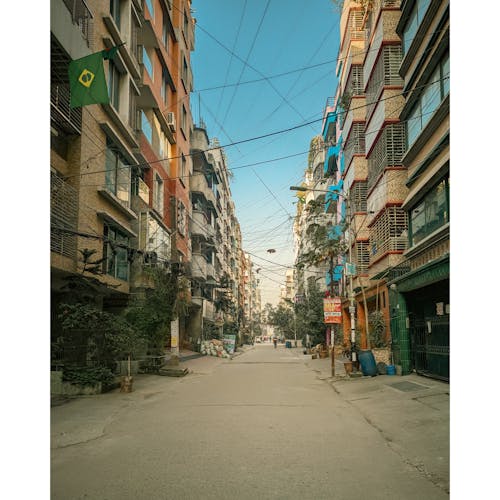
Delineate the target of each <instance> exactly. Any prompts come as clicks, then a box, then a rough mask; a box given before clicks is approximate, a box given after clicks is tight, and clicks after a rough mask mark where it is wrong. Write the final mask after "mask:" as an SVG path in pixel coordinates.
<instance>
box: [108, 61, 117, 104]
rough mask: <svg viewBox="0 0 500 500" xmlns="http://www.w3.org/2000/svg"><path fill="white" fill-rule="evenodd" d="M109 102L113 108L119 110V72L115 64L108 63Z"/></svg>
mask: <svg viewBox="0 0 500 500" xmlns="http://www.w3.org/2000/svg"><path fill="white" fill-rule="evenodd" d="M108 92H109V101H110V103H111V104H112V105H113V107H114V108H115V109H116V110H117V111H119V110H120V72H119V71H118V68H117V67H116V65H115V63H114V62H113V61H112V60H110V61H109V78H108Z"/></svg>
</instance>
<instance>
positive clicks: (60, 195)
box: [50, 172, 78, 259]
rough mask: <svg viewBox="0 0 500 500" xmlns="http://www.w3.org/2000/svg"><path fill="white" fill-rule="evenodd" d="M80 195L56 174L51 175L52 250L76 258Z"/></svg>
mask: <svg viewBox="0 0 500 500" xmlns="http://www.w3.org/2000/svg"><path fill="white" fill-rule="evenodd" d="M77 216H78V193H77V191H76V189H74V188H73V187H71V186H70V185H69V184H68V183H67V182H64V180H62V179H61V178H60V177H59V176H58V175H57V174H55V173H54V172H51V173H50V250H51V251H52V252H56V253H59V254H61V255H64V256H65V257H69V258H72V259H74V258H76V235H75V234H74V231H76V229H77Z"/></svg>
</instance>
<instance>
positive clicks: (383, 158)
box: [368, 123, 406, 190]
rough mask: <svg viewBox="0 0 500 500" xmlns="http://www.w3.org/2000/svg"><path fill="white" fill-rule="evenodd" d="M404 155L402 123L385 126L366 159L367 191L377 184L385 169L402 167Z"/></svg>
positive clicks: (404, 133) (403, 127)
mask: <svg viewBox="0 0 500 500" xmlns="http://www.w3.org/2000/svg"><path fill="white" fill-rule="evenodd" d="M405 153H406V129H405V126H404V123H396V124H391V125H388V126H386V127H385V128H384V131H383V132H382V134H381V136H380V137H379V139H378V140H377V143H376V144H375V146H374V147H373V150H372V152H371V153H370V156H369V157H368V189H369V190H370V189H371V188H372V187H373V186H374V185H375V184H376V183H377V182H378V179H379V178H380V176H381V175H382V173H383V172H384V170H385V169H386V168H388V167H399V166H402V165H403V162H402V160H403V156H404V155H405Z"/></svg>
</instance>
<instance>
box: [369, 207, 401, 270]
mask: <svg viewBox="0 0 500 500" xmlns="http://www.w3.org/2000/svg"><path fill="white" fill-rule="evenodd" d="M407 230H408V217H407V214H406V212H405V211H404V210H402V209H401V208H400V207H388V208H386V209H385V210H384V211H383V212H382V213H381V215H380V216H379V217H378V218H377V220H376V221H375V222H374V223H373V224H372V226H371V228H370V264H373V263H375V262H376V261H377V260H379V259H381V258H382V257H383V256H385V255H387V254H389V253H403V252H404V251H405V250H406V249H407V248H408V237H407Z"/></svg>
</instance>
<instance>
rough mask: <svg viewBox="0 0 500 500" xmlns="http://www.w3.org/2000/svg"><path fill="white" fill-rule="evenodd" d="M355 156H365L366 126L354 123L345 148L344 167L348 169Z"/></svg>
mask: <svg viewBox="0 0 500 500" xmlns="http://www.w3.org/2000/svg"><path fill="white" fill-rule="evenodd" d="M355 154H363V155H364V154H365V124H364V123H354V124H353V126H352V129H351V133H350V134H349V139H348V140H347V142H346V143H345V147H344V165H345V167H346V168H347V167H348V166H349V165H350V163H351V160H352V157H353V156H354V155H355Z"/></svg>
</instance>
